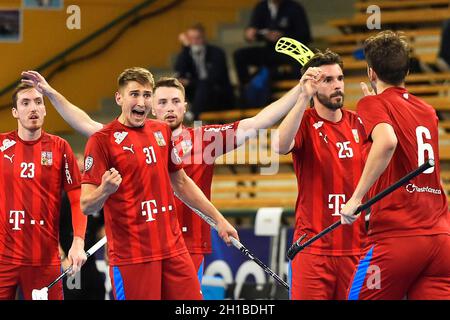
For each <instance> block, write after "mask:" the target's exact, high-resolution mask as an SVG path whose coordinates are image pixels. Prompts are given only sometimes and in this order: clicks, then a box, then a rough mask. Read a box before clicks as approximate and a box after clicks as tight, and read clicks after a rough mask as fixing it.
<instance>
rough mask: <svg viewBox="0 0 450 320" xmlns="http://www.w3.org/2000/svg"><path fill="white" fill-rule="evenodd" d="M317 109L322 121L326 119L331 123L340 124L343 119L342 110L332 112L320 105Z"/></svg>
mask: <svg viewBox="0 0 450 320" xmlns="http://www.w3.org/2000/svg"><path fill="white" fill-rule="evenodd" d="M315 109H316V111H317V114H318V115H319V117H321V118H322V119H325V120H328V121H331V122H338V121H340V120H341V119H342V110H341V109H337V110H331V109H329V108H327V107H325V106H323V105H320V104H319V105H317V106H315Z"/></svg>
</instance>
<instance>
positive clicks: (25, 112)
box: [12, 88, 46, 131]
mask: <svg viewBox="0 0 450 320" xmlns="http://www.w3.org/2000/svg"><path fill="white" fill-rule="evenodd" d="M12 114H13V117H14V118H16V119H17V120H18V125H19V127H22V128H24V129H26V130H30V131H36V130H39V129H40V128H42V125H43V124H44V118H45V115H46V111H45V105H44V97H43V95H42V94H41V93H39V91H37V90H36V89H35V88H30V89H26V90H22V91H20V92H19V93H18V94H17V107H16V108H13V109H12Z"/></svg>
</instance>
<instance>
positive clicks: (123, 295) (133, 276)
mask: <svg viewBox="0 0 450 320" xmlns="http://www.w3.org/2000/svg"><path fill="white" fill-rule="evenodd" d="M109 274H110V278H111V284H112V287H113V293H114V298H115V299H116V300H202V299H203V297H202V294H201V291H200V283H199V282H198V279H197V273H196V272H195V269H194V264H193V263H192V259H191V257H190V256H189V253H183V254H181V255H178V256H176V257H172V258H168V259H163V260H158V261H150V262H144V263H136V264H129V265H124V266H114V267H112V266H110V267H109Z"/></svg>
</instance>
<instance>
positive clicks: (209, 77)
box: [175, 24, 234, 120]
mask: <svg viewBox="0 0 450 320" xmlns="http://www.w3.org/2000/svg"><path fill="white" fill-rule="evenodd" d="M179 39H180V42H181V43H182V44H183V49H182V50H181V52H180V54H179V55H178V57H177V59H176V63H175V72H176V77H177V78H178V79H179V80H180V82H181V83H182V84H183V85H184V86H185V88H186V96H187V99H188V101H189V102H190V104H191V107H192V110H191V111H192V113H193V114H194V119H195V120H196V119H198V116H199V114H200V113H201V112H203V111H215V110H226V109H231V108H232V107H233V104H234V93H233V88H232V86H231V83H230V78H229V75H228V67H227V61H226V57H225V52H224V51H223V50H222V49H221V48H219V47H217V46H214V45H211V44H209V43H207V41H206V36H205V30H204V27H203V26H202V25H201V24H196V25H194V26H192V27H190V28H189V29H188V30H187V31H186V32H184V33H182V34H181V35H180V37H179Z"/></svg>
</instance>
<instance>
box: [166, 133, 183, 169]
mask: <svg viewBox="0 0 450 320" xmlns="http://www.w3.org/2000/svg"><path fill="white" fill-rule="evenodd" d="M166 134H167V135H166V136H167V138H168V139H167V140H168V141H169V154H168V155H169V159H167V160H168V161H167V163H168V170H169V172H175V171H178V170H180V169H182V168H183V162H182V160H181V157H180V155H179V154H178V150H177V148H176V146H175V141H174V139H172V130H170V127H169V126H168V125H166Z"/></svg>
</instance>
